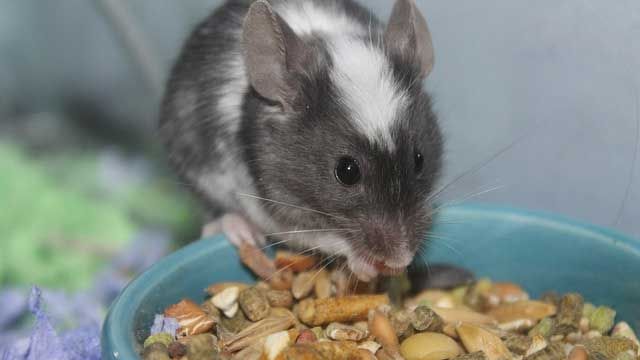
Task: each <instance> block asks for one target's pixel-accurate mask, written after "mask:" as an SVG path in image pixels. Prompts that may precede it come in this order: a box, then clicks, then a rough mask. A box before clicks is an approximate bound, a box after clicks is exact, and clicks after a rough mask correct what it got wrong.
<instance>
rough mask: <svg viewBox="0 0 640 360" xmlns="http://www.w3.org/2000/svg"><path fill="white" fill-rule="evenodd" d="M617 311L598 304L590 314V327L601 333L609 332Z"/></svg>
mask: <svg viewBox="0 0 640 360" xmlns="http://www.w3.org/2000/svg"><path fill="white" fill-rule="evenodd" d="M615 318H616V311H615V310H613V309H612V308H610V307H607V306H598V307H597V308H596V309H595V310H594V311H593V312H592V313H591V315H590V316H589V328H591V329H592V330H596V331H598V332H600V333H601V334H604V333H607V332H609V330H611V328H612V327H613V322H614V319H615Z"/></svg>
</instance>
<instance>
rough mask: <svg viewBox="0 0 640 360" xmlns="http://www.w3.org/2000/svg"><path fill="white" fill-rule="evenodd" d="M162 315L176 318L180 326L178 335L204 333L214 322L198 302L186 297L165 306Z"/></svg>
mask: <svg viewBox="0 0 640 360" xmlns="http://www.w3.org/2000/svg"><path fill="white" fill-rule="evenodd" d="M164 315H165V316H167V317H172V318H175V319H176V320H178V324H180V328H179V329H178V330H177V332H178V334H179V336H189V335H195V334H202V333H205V332H207V331H209V330H211V328H213V326H214V325H215V323H216V319H215V318H213V317H211V316H209V315H207V313H205V312H204V310H202V309H201V308H200V306H198V304H196V303H194V302H193V301H191V300H187V299H183V300H182V301H180V302H179V303H177V304H173V305H171V306H169V307H168V308H166V309H165V311H164ZM166 345H169V344H166Z"/></svg>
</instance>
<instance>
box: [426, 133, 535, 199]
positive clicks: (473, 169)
mask: <svg viewBox="0 0 640 360" xmlns="http://www.w3.org/2000/svg"><path fill="white" fill-rule="evenodd" d="M533 133H534V132H533V131H527V132H525V133H524V134H522V135H520V136H519V137H517V138H516V139H515V140H514V141H512V142H511V143H509V144H508V145H507V146H505V147H503V148H501V149H500V150H498V151H497V152H496V153H494V154H493V155H491V156H490V157H489V158H488V159H486V160H484V161H482V162H480V163H479V164H477V165H476V166H473V167H471V168H470V169H468V170H466V171H463V172H462V173H461V174H459V175H458V176H456V177H455V178H453V180H451V181H449V182H448V183H447V184H445V185H443V186H441V187H440V188H439V189H438V190H436V191H434V192H433V193H432V194H431V195H429V197H428V198H427V201H431V200H432V199H434V198H435V197H437V196H439V195H440V194H441V193H443V192H444V191H446V190H447V189H448V188H449V187H451V186H453V185H454V184H456V183H457V182H458V181H460V180H462V179H464V178H465V177H467V176H468V175H471V174H474V173H476V172H478V171H480V170H481V169H483V168H484V167H485V166H487V165H488V164H490V163H491V162H492V161H493V160H495V159H497V158H499V157H500V156H501V155H502V154H504V153H506V152H507V151H509V150H511V149H512V148H514V147H515V146H516V145H518V144H519V143H520V142H522V141H523V140H524V139H526V138H527V137H529V136H531V134H533Z"/></svg>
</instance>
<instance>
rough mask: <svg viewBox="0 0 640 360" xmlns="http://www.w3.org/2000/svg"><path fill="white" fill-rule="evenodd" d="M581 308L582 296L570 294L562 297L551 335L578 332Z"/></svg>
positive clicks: (582, 304) (582, 303)
mask: <svg viewBox="0 0 640 360" xmlns="http://www.w3.org/2000/svg"><path fill="white" fill-rule="evenodd" d="M583 306H584V300H583V299H582V295H580V294H577V293H570V294H566V295H565V296H563V297H562V299H561V300H560V306H559V308H558V315H557V317H556V322H555V326H554V328H553V334H554V335H567V334H568V333H571V332H575V331H578V329H579V328H580V318H582V309H583Z"/></svg>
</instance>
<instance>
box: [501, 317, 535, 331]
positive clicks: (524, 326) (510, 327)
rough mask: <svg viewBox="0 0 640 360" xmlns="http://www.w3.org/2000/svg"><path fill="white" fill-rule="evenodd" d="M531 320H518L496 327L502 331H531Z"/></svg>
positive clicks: (532, 324)
mask: <svg viewBox="0 0 640 360" xmlns="http://www.w3.org/2000/svg"><path fill="white" fill-rule="evenodd" d="M535 324H536V323H535V321H533V320H531V319H518V320H513V321H510V322H505V323H500V324H498V327H499V328H500V329H501V330H504V331H515V332H523V331H527V330H529V329H531V328H532V327H533V326H534V325H535Z"/></svg>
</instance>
